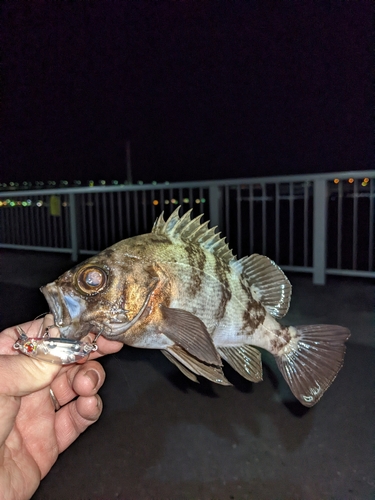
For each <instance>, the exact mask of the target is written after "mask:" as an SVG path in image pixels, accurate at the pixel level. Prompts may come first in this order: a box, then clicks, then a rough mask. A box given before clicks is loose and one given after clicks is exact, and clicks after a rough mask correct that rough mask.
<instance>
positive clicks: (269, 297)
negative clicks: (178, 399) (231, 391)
mask: <svg viewBox="0 0 375 500" xmlns="http://www.w3.org/2000/svg"><path fill="white" fill-rule="evenodd" d="M42 292H43V293H44V295H45V297H46V299H47V301H48V303H49V305H50V309H51V312H52V313H53V314H54V317H55V322H56V324H57V326H58V327H59V328H60V332H61V335H62V336H63V337H66V338H82V337H83V336H84V335H86V334H87V333H88V331H91V332H94V333H97V334H101V335H103V336H104V337H106V338H108V339H113V340H120V341H121V342H123V343H124V344H127V345H131V346H134V347H142V348H152V349H161V350H162V352H164V353H165V355H166V356H167V357H168V359H172V358H173V359H174V362H175V364H176V366H178V367H179V368H180V369H181V371H182V372H183V373H185V374H186V375H187V376H189V378H191V379H192V380H196V377H195V375H194V374H197V375H203V376H205V377H207V378H209V379H210V380H213V381H215V382H217V383H221V384H224V385H228V384H229V382H228V381H227V380H226V378H225V376H224V374H223V372H222V369H221V366H222V362H221V359H220V356H222V357H223V358H224V359H225V360H226V361H228V362H229V363H230V364H231V365H232V366H233V367H234V368H235V369H236V370H237V371H239V373H241V374H242V375H243V376H244V377H246V378H248V379H249V380H252V381H254V382H257V381H259V380H261V378H262V373H261V361H260V354H259V352H257V351H256V349H253V347H252V346H254V347H260V348H263V349H266V350H268V351H269V352H271V353H272V354H273V355H274V356H275V358H276V361H277V363H278V366H279V368H280V370H281V371H282V373H283V375H284V377H285V379H286V381H287V382H288V384H289V385H290V387H291V389H292V391H293V392H294V394H295V395H296V397H297V398H298V399H299V400H300V401H301V402H302V403H303V404H305V405H306V406H312V405H313V404H315V403H316V402H317V401H318V400H319V399H320V397H321V396H322V394H323V393H324V391H325V390H326V389H327V388H328V387H329V385H330V384H331V383H332V381H333V380H334V378H335V376H336V374H337V372H338V370H339V369H340V368H341V366H342V362H343V357H344V353H345V347H344V343H345V341H346V340H347V338H348V337H349V332H348V330H347V329H345V328H343V327H336V326H329V325H317V326H312V327H285V326H282V325H280V323H279V322H278V321H277V319H279V318H281V317H283V316H284V315H285V314H286V312H287V311H288V308H289V302H290V295H291V285H290V283H289V281H288V279H287V278H286V277H285V275H284V273H283V272H282V271H281V269H280V268H279V267H278V266H277V265H276V264H275V263H274V262H273V261H271V260H270V259H268V258H267V257H264V256H260V255H257V254H253V255H251V256H250V257H245V258H243V259H240V260H237V259H236V257H234V256H233V254H232V251H231V250H230V249H229V247H228V245H227V244H226V243H225V241H224V239H220V236H219V234H218V233H216V232H215V228H211V229H209V228H208V223H204V224H201V223H200V217H198V218H196V219H193V220H191V218H190V212H188V213H186V214H185V215H183V216H182V217H180V216H179V215H178V210H176V211H175V212H173V213H172V215H171V216H170V217H169V219H168V220H167V221H164V218H163V216H162V215H161V216H160V217H159V218H158V219H157V221H156V222H155V224H154V227H153V230H152V232H151V233H149V234H144V235H139V236H136V237H133V238H129V239H126V240H123V241H120V242H118V243H116V244H115V245H113V246H111V247H110V248H108V249H106V250H104V251H103V252H101V253H99V254H98V255H96V256H94V257H92V258H90V259H88V260H87V261H85V262H84V263H82V264H80V265H79V266H76V267H75V268H73V269H72V270H70V271H67V272H66V273H65V274H63V275H62V276H60V277H59V278H58V279H57V280H56V281H55V282H53V283H50V284H48V285H46V286H45V287H43V288H42ZM221 348H222V351H220V349H221ZM171 357H172V358H171Z"/></svg>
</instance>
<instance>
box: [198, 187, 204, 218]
mask: <svg viewBox="0 0 375 500" xmlns="http://www.w3.org/2000/svg"><path fill="white" fill-rule="evenodd" d="M202 198H203V189H202V188H201V187H200V188H199V212H200V213H203V203H202Z"/></svg>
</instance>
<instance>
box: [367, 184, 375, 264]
mask: <svg viewBox="0 0 375 500" xmlns="http://www.w3.org/2000/svg"><path fill="white" fill-rule="evenodd" d="M374 184H375V183H374V179H370V193H369V202H370V203H369V224H370V227H369V252H368V270H369V271H371V270H372V267H373V255H374V222H375V221H374V197H375V189H374Z"/></svg>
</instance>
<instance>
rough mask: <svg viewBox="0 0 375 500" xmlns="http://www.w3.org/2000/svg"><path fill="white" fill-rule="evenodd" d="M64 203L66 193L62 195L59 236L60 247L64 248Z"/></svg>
mask: <svg viewBox="0 0 375 500" xmlns="http://www.w3.org/2000/svg"><path fill="white" fill-rule="evenodd" d="M64 203H65V195H63V196H62V197H61V206H60V217H59V237H60V244H59V247H61V248H64V233H63V217H64Z"/></svg>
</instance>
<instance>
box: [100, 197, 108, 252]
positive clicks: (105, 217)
mask: <svg viewBox="0 0 375 500" xmlns="http://www.w3.org/2000/svg"><path fill="white" fill-rule="evenodd" d="M100 194H101V196H100V198H101V202H102V205H103V228H104V244H102V245H101V247H100V250H102V248H103V247H104V248H106V247H107V246H108V207H107V196H106V194H107V193H100Z"/></svg>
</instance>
